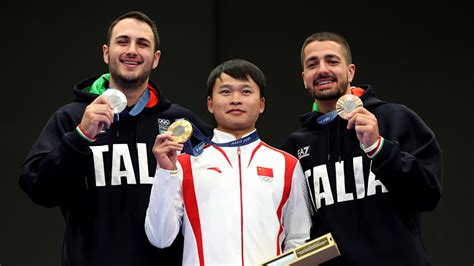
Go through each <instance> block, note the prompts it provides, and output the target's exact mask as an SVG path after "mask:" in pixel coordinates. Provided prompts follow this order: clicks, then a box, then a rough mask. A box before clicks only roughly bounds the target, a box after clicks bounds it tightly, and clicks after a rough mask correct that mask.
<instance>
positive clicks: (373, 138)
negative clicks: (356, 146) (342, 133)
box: [347, 107, 380, 147]
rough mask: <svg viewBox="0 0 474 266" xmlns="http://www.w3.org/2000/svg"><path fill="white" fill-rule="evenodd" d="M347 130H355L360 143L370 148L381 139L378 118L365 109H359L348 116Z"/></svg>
mask: <svg viewBox="0 0 474 266" xmlns="http://www.w3.org/2000/svg"><path fill="white" fill-rule="evenodd" d="M348 120H349V121H348V122H347V129H351V128H354V129H355V132H356V135H357V138H358V139H359V142H360V143H361V144H363V145H364V147H370V146H372V144H374V143H375V142H377V141H378V139H379V137H380V133H379V126H378V123H377V118H376V117H375V115H374V114H372V113H371V112H369V111H368V110H367V109H365V108H364V107H358V108H356V109H355V110H354V111H352V112H351V113H349V115H348Z"/></svg>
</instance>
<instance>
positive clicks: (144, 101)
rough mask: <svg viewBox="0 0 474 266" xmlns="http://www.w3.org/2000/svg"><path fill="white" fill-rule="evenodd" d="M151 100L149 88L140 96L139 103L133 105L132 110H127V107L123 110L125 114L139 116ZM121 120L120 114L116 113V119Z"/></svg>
mask: <svg viewBox="0 0 474 266" xmlns="http://www.w3.org/2000/svg"><path fill="white" fill-rule="evenodd" d="M149 100H150V91H149V90H148V89H147V90H145V92H144V93H143V94H142V96H140V98H139V99H138V101H137V103H136V104H135V105H134V106H133V108H132V110H130V111H127V109H125V110H123V112H122V113H123V114H124V115H131V116H137V115H138V114H139V113H141V112H142V111H143V109H145V107H146V104H147V103H148V101H149ZM118 120H119V114H114V121H118Z"/></svg>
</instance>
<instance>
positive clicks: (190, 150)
mask: <svg viewBox="0 0 474 266" xmlns="http://www.w3.org/2000/svg"><path fill="white" fill-rule="evenodd" d="M190 123H191V122H190ZM191 125H192V126H193V133H192V135H193V136H194V137H195V138H197V139H198V140H200V141H201V142H200V143H199V144H198V145H196V146H195V147H193V146H192V144H191V140H190V139H189V140H188V141H186V142H185V143H184V147H183V151H184V152H185V153H187V154H189V155H193V156H199V155H200V154H201V153H202V152H203V150H204V145H205V144H210V145H213V146H219V147H238V146H244V145H247V144H250V143H252V142H254V141H256V140H258V139H259V136H258V133H257V131H256V130H255V131H254V132H253V133H252V134H250V135H248V136H245V137H243V138H240V139H236V140H233V141H229V142H224V143H216V142H213V141H212V140H210V139H209V138H208V137H206V136H205V135H204V134H203V133H202V132H201V131H200V130H199V129H198V128H197V127H196V126H194V124H193V123H191Z"/></svg>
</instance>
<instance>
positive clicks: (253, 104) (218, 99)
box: [207, 73, 265, 138]
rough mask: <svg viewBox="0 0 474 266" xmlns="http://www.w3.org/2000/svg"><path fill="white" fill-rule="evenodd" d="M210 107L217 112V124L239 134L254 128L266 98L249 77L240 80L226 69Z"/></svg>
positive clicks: (216, 86) (215, 115)
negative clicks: (226, 71)
mask: <svg viewBox="0 0 474 266" xmlns="http://www.w3.org/2000/svg"><path fill="white" fill-rule="evenodd" d="M207 108H208V110H209V112H210V113H212V114H213V115H214V118H215V119H216V122H217V128H218V129H219V130H221V131H224V132H227V133H230V134H232V135H234V136H235V137H236V138H240V137H242V136H243V135H245V134H246V133H249V132H251V131H252V130H254V129H255V123H256V122H257V119H258V116H259V115H260V114H261V113H263V111H264V110H265V98H263V97H260V89H259V87H258V85H257V84H256V83H255V82H254V81H253V80H252V79H251V78H250V77H249V78H248V79H247V80H238V79H235V78H233V77H231V76H229V75H227V74H225V73H222V74H221V75H220V76H219V78H217V79H216V81H215V83H214V86H213V88H212V95H211V96H209V97H207Z"/></svg>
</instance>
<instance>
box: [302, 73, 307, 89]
mask: <svg viewBox="0 0 474 266" xmlns="http://www.w3.org/2000/svg"><path fill="white" fill-rule="evenodd" d="M301 78H302V79H303V84H304V88H305V89H307V88H308V86H306V81H304V71H301Z"/></svg>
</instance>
